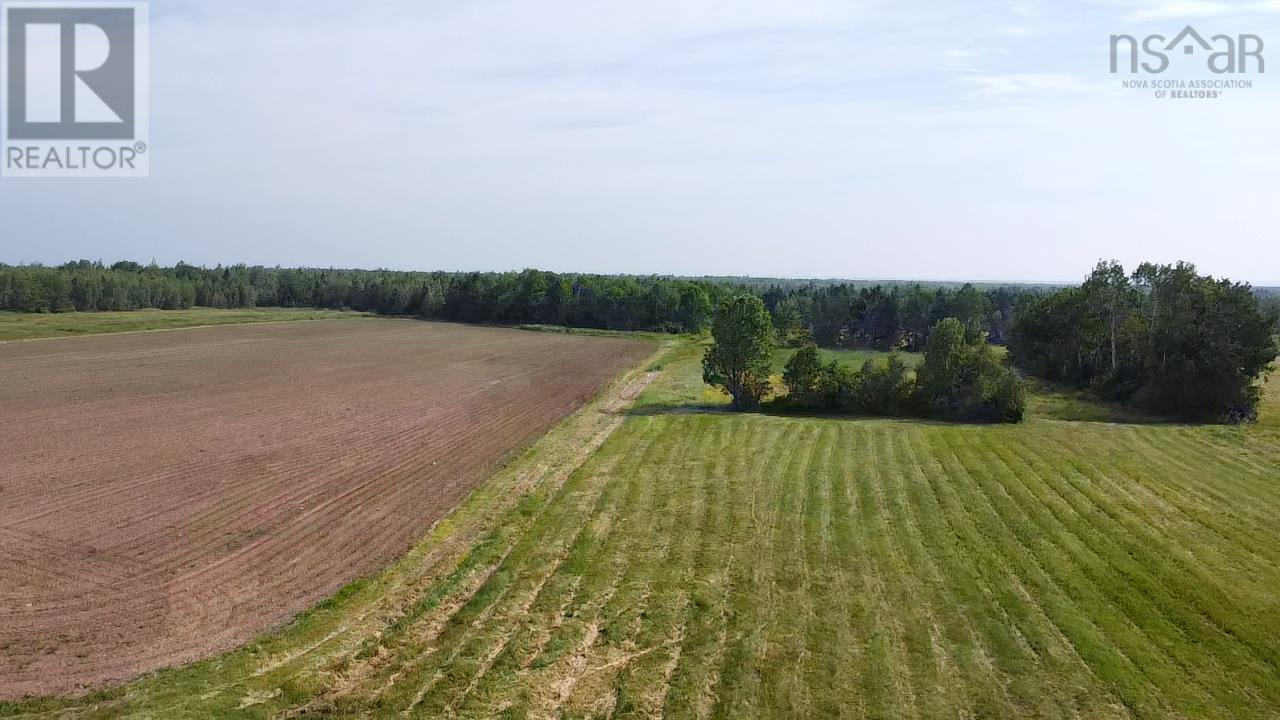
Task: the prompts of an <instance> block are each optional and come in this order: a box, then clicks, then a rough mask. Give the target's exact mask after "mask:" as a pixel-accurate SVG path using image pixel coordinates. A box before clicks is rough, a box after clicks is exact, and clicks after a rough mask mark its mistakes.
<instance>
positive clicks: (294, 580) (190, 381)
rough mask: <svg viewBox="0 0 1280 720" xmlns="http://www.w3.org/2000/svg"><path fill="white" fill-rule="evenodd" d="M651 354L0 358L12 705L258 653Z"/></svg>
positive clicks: (268, 348) (34, 353)
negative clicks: (239, 648) (259, 643)
mask: <svg viewBox="0 0 1280 720" xmlns="http://www.w3.org/2000/svg"><path fill="white" fill-rule="evenodd" d="M652 350H653V347H652V346H651V345H648V344H646V343H641V342H635V341H630V340H620V339H612V338H590V337H576V336H568V335H557V334H549V333H528V332H520V331H515V330H500V329H487V328H474V327H463V326H453V325H440V324H432V323H421V322H414V321H408V320H369V319H364V320H335V321H324V322H310V323H288V324H280V325H242V326H228V327H216V328H201V329H196V330H182V331H172V332H159V333H145V334H137V335H116V336H97V337H86V338H74V339H59V340H51V341H38V342H29V343H16V344H8V345H0V697H9V698H14V697H21V696H24V695H29V694H40V695H45V694H66V693H73V692H76V691H78V690H80V689H82V688H85V687H92V686H100V685H102V684H106V683H112V682H118V681H122V680H125V679H128V678H131V677H133V676H136V675H139V674H141V673H144V672H147V671H150V670H154V669H156V668H160V667H164V666H169V665H174V664H180V663H184V662H189V661H192V660H196V659H199V658H202V657H207V656H209V655H211V654H214V653H216V652H219V651H221V650H225V649H228V648H231V647H234V646H236V645H238V644H241V643H243V642H246V641H247V640H249V639H251V638H252V637H253V636H254V635H255V634H256V633H258V632H260V631H262V630H264V629H267V628H269V627H271V626H273V625H275V624H278V623H280V622H282V621H284V620H287V619H288V618H290V617H291V616H293V615H295V614H296V613H298V612H300V611H302V610H304V609H306V608H308V607H310V606H311V605H313V604H315V603H316V602H317V601H319V600H321V599H323V598H325V597H327V596H329V595H332V594H333V593H334V592H336V591H337V590H338V589H339V588H341V587H342V586H343V585H345V584H346V583H348V582H350V581H351V580H352V579H354V578H356V577H360V576H362V575H366V574H369V573H372V572H374V571H376V570H378V569H380V568H382V567H383V566H385V565H386V564H387V563H389V562H390V561H391V560H393V559H395V558H396V557H397V556H399V555H401V554H403V553H404V552H405V551H407V550H408V549H409V547H410V546H411V545H412V543H413V542H414V541H415V540H417V539H418V538H420V537H421V536H422V535H423V533H424V532H425V531H426V530H427V528H428V527H429V526H430V525H431V524H432V523H434V522H435V521H437V520H439V519H440V518H441V517H443V516H444V515H445V514H446V513H447V512H448V511H449V510H450V509H452V508H453V507H454V506H455V505H456V504H457V503H458V502H459V501H460V500H461V499H462V498H463V497H465V496H466V494H467V493H468V492H469V491H470V490H471V489H472V488H473V487H474V486H475V485H476V484H477V483H478V482H480V481H481V480H482V479H484V478H485V477H486V476H487V475H488V474H490V473H491V472H492V471H493V470H494V469H495V467H496V466H497V465H498V464H499V463H501V461H502V460H503V459H504V457H506V456H508V455H509V454H510V453H511V452H512V451H514V450H517V449H519V448H521V447H523V446H525V445H527V444H528V443H529V442H530V441H531V440H533V439H534V438H535V437H537V436H539V435H541V434H542V433H544V432H545V431H546V430H547V429H549V428H550V427H551V426H552V425H554V424H555V423H556V422H558V421H559V420H561V419H562V418H564V417H566V416H567V415H568V414H570V413H571V412H573V410H574V409H576V408H578V407H579V406H581V405H582V404H583V403H585V402H586V401H587V400H588V399H589V398H590V397H591V396H592V395H594V394H595V393H596V392H598V390H599V389H600V388H601V387H602V386H604V385H605V384H607V383H608V382H609V381H610V380H611V379H613V378H614V377H615V376H617V375H618V374H619V373H620V372H622V371H623V370H624V369H626V368H628V367H631V366H633V365H635V364H636V363H638V362H640V361H641V360H642V359H643V358H645V357H647V356H648V355H649V354H650V353H651V352H652Z"/></svg>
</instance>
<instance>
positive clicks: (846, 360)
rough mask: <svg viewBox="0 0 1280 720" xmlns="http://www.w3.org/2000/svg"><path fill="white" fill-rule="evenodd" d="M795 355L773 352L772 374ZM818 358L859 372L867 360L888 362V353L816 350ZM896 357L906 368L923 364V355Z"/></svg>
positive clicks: (783, 350) (791, 351) (780, 350)
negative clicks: (835, 362) (833, 361)
mask: <svg viewBox="0 0 1280 720" xmlns="http://www.w3.org/2000/svg"><path fill="white" fill-rule="evenodd" d="M795 354H796V350H795V348H776V349H775V350H774V351H773V367H774V372H778V373H781V372H782V370H783V368H784V367H786V364H787V361H788V360H790V359H791V356H792V355H795ZM818 357H819V358H821V359H822V362H824V363H829V362H831V361H832V360H835V361H837V362H839V363H840V364H841V365H848V366H849V367H851V368H853V369H855V370H859V369H861V368H862V366H863V364H864V363H866V362H867V361H868V360H875V361H877V362H888V359H889V353H887V352H880V351H877V350H834V349H830V348H818ZM898 357H900V358H902V362H904V363H905V364H906V365H907V367H911V368H914V367H919V365H920V363H922V362H924V355H921V354H919V353H898Z"/></svg>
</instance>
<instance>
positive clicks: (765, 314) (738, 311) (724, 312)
mask: <svg viewBox="0 0 1280 720" xmlns="http://www.w3.org/2000/svg"><path fill="white" fill-rule="evenodd" d="M711 336H712V338H714V340H715V344H713V345H712V346H711V347H710V348H709V349H708V350H707V354H706V356H705V357H704V358H703V359H702V378H703V380H705V381H706V382H707V384H709V385H718V386H720V387H722V388H724V389H725V390H727V391H728V392H729V394H730V395H732V396H733V408H734V409H735V410H751V409H755V408H757V407H759V406H760V399H761V398H762V397H763V396H764V393H765V391H766V390H767V388H768V384H769V369H770V362H769V354H770V351H772V350H773V321H772V320H771V319H770V318H769V311H768V310H767V309H765V306H764V302H763V301H762V300H761V299H760V298H758V297H755V296H743V297H739V298H733V299H730V300H725V301H724V302H723V303H721V305H720V309H719V311H718V312H716V317H715V320H714V321H713V322H712V324H711Z"/></svg>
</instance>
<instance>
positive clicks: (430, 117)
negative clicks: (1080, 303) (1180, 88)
mask: <svg viewBox="0 0 1280 720" xmlns="http://www.w3.org/2000/svg"><path fill="white" fill-rule="evenodd" d="M1187 24H1193V25H1194V26H1196V27H1197V28H1198V29H1199V30H1200V31H1201V32H1203V33H1204V34H1205V36H1209V35H1210V34H1212V33H1227V34H1231V35H1237V34H1244V33H1249V34H1256V35H1258V36H1261V37H1263V38H1264V39H1265V40H1267V41H1269V42H1270V43H1271V45H1270V46H1268V58H1267V59H1268V60H1271V61H1272V65H1273V67H1272V68H1270V69H1271V70H1272V73H1274V72H1275V68H1274V63H1276V62H1280V32H1277V30H1280V1H1277V0H1248V1H1245V2H1225V1H1218V0H1089V1H1087V2H1081V3H1073V4H1070V5H1064V4H1054V3H1049V2H1040V1H1037V0H963V1H961V2H956V1H954V0H949V1H945V2H944V1H943V0H928V1H925V2H921V3H911V4H901V3H892V2H888V1H887V0H865V1H862V2H836V1H834V0H800V1H798V2H795V3H787V4H785V5H783V4H779V3H772V2H763V1H758V0H752V1H750V2H739V3H732V4H725V3H715V2H689V1H687V0H656V1H655V2H652V3H645V4H643V5H638V4H637V5H628V4H609V5H607V6H599V5H596V4H592V3H585V2H562V3H557V4H555V5H551V6H542V7H535V6H531V5H528V4H527V3H519V2H515V1H514V0H478V2H476V3H468V4H466V5H465V6H458V5H453V4H446V3H438V2H427V3H418V2H408V1H407V0H404V1H399V2H390V3H386V4H379V5H377V6H372V5H366V4H350V3H338V2H334V1H333V0H313V1H311V2H304V1H303V0H286V1H284V2H280V3H273V4H271V5H269V6H267V5H263V4H261V3H254V2H248V0H226V1H225V2H220V3H216V4H214V3H205V2H197V1H196V0H165V1H164V2H156V3H153V4H152V5H151V30H150V35H151V62H150V66H151V77H152V81H151V93H150V98H151V113H150V114H151V123H150V124H151V129H152V130H151V139H152V142H151V152H150V160H151V171H150V172H151V176H150V178H148V179H145V180H131V179H117V180H50V179H40V180H17V179H12V178H8V179H4V180H0V216H3V217H5V218H6V221H7V222H6V227H5V229H4V230H3V236H0V262H6V263H10V264H19V263H28V262H40V263H44V264H49V265H56V264H60V263H63V262H66V261H69V260H75V259H79V258H88V259H99V258H102V259H104V260H106V261H108V262H110V261H113V260H114V259H122V258H127V259H133V260H136V261H139V262H145V261H149V260H150V259H152V258H155V259H156V260H157V261H158V262H160V263H161V264H164V265H171V264H173V263H174V262H176V261H179V260H183V261H186V262H190V263H193V264H199V265H207V266H213V265H216V264H218V263H220V262H221V263H241V262H243V263H247V264H251V265H265V266H277V265H279V266H311V267H353V268H354V267H363V268H376V267H392V268H401V269H424V270H433V269H444V270H449V269H472V270H510V269H519V268H524V267H537V268H541V269H547V270H553V271H561V272H593V273H602V274H631V275H649V274H660V275H679V276H703V275H712V276H747V275H750V276H755V277H776V278H801V279H808V278H819V277H828V276H830V277H840V278H873V279H881V278H883V279H893V278H903V279H904V280H903V281H911V280H913V279H919V280H921V281H925V280H928V281H935V282H965V281H970V282H985V283H1050V284H1053V283H1071V282H1079V281H1080V280H1081V279H1083V278H1084V277H1085V276H1086V275H1087V274H1088V272H1089V271H1090V269H1091V268H1092V267H1093V266H1094V264H1095V263H1096V262H1097V261H1098V260H1100V259H1112V258H1115V259H1118V260H1120V261H1121V262H1123V263H1124V264H1125V266H1126V267H1128V268H1130V269H1132V268H1133V267H1134V266H1135V265H1136V264H1137V263H1139V262H1143V261H1153V262H1174V261H1178V260H1186V261H1189V262H1192V263H1195V264H1196V266H1197V267H1198V268H1199V269H1200V270H1201V272H1203V273H1206V274H1211V275H1214V276H1217V277H1229V278H1231V279H1233V280H1237V281H1242V282H1250V283H1252V284H1254V285H1257V286H1260V287H1274V286H1280V249H1278V248H1277V242H1276V239H1275V238H1276V237H1277V236H1280V232H1277V231H1278V230H1280V218H1277V216H1276V214H1275V212H1274V210H1272V209H1271V203H1272V202H1273V195H1274V194H1275V189H1276V188H1277V187H1280V143H1277V142H1276V139H1275V129H1274V127H1273V126H1274V122H1273V119H1274V118H1276V117H1280V93H1278V92H1277V87H1276V85H1275V83H1274V82H1273V81H1272V79H1271V77H1270V75H1271V74H1272V73H1268V74H1253V75H1248V76H1241V77H1247V78H1248V79H1250V80H1251V81H1252V82H1253V85H1254V87H1252V88H1251V89H1247V90H1245V89H1240V90H1228V91H1226V94H1225V95H1223V96H1222V97H1220V98H1218V99H1216V100H1177V101H1174V100H1169V99H1157V98H1155V97H1153V96H1152V94H1151V92H1150V91H1144V90H1132V89H1123V88H1122V87H1121V80H1122V79H1123V78H1126V77H1128V76H1127V75H1123V76H1122V75H1112V74H1110V72H1109V67H1108V65H1109V38H1110V36H1111V35H1113V34H1121V33H1123V34H1131V35H1135V36H1138V37H1141V36H1143V35H1146V34H1148V33H1154V32H1159V33H1161V34H1164V35H1166V36H1173V35H1176V34H1177V33H1178V32H1179V31H1181V29H1182V28H1183V27H1185V26H1186V25H1187ZM1179 55H1180V53H1179ZM1173 60H1174V62H1175V63H1181V62H1184V61H1183V60H1181V58H1180V57H1178V56H1175V57H1174V58H1173ZM1187 62H1190V61H1187ZM1187 67H1190V66H1187V65H1175V66H1174V68H1173V69H1171V70H1170V71H1168V72H1167V73H1165V75H1164V76H1162V77H1165V78H1169V79H1177V78H1183V77H1198V76H1197V75H1196V74H1195V73H1194V72H1188V71H1186V68H1187Z"/></svg>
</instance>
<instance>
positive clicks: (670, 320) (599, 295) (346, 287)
mask: <svg viewBox="0 0 1280 720" xmlns="http://www.w3.org/2000/svg"><path fill="white" fill-rule="evenodd" d="M727 292H729V289H728V288H725V287H724V286H720V285H714V284H711V283H705V282H695V281H687V280H678V279H672V278H662V277H618V276H602V275H576V274H557V273H549V272H542V271H539V270H526V271H524V272H519V273H514V272H509V273H448V272H398V271H386V270H377V271H365V270H326V269H305V268H299V269H291V268H264V267H247V266H243V265H237V266H232V267H225V268H222V267H219V268H214V269H209V268H202V267H196V266H193V265H188V264H185V263H179V264H178V265H176V266H174V267H158V266H155V265H150V266H143V265H139V264H138V263H134V262H119V263H116V264H114V265H111V266H104V265H102V264H101V263H94V262H88V261H80V262H74V263H67V264H65V265H61V266H58V267H56V268H50V267H40V266H19V267H15V266H4V265H0V310H13V311H18V312H70V311H83V312H93V311H104V310H139V309H152V308H154V309H162V310H177V309H185V308H190V307H212V308H252V307H290V308H292V307H308V308H331V309H347V310H356V311H361V312H374V313H380V314H384V315H412V316H418V317H423V318H429V319H438V320H451V321H458V322H473V323H505V324H551V325H562V326H568V327H583V328H599V329H607V330H652V331H660V332H700V331H702V330H704V329H705V328H706V327H707V325H708V324H709V323H710V320H711V311H712V308H713V307H714V305H713V303H715V302H718V301H719V300H720V298H721V297H722V296H724V295H725V294H726V293H727Z"/></svg>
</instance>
